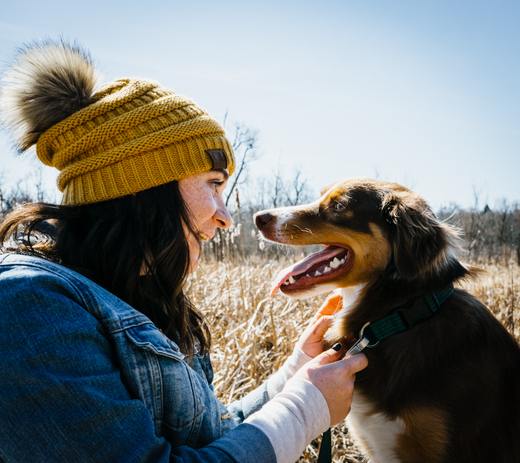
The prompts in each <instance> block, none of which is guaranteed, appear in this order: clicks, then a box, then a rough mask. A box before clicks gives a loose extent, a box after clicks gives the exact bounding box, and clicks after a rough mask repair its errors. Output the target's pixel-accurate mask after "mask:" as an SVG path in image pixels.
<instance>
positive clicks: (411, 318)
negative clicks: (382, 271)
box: [317, 283, 455, 463]
mask: <svg viewBox="0 0 520 463" xmlns="http://www.w3.org/2000/svg"><path fill="white" fill-rule="evenodd" d="M453 291H455V290H454V288H453V285H452V284H451V283H450V284H449V285H448V286H446V287H445V288H444V289H441V290H440V291H433V292H431V293H429V294H426V295H425V296H423V297H419V298H417V299H415V300H414V301H413V302H412V303H411V304H410V303H407V304H404V305H401V306H398V307H397V308H396V309H394V311H393V312H392V313H391V314H390V315H387V316H386V317H383V318H381V319H379V320H377V321H375V322H368V323H365V325H363V327H362V328H361V331H360V333H359V338H358V339H357V341H356V342H355V343H354V344H353V345H352V347H351V348H350V349H349V350H348V351H347V352H346V354H345V355H355V354H359V353H360V352H363V350H364V349H366V348H367V347H368V348H373V347H376V346H377V345H378V344H379V343H380V342H381V341H382V340H383V339H386V338H389V337H390V336H393V335H395V334H399V333H402V332H403V331H407V330H409V329H411V328H413V327H414V326H415V325H417V324H418V323H420V322H422V321H424V320H427V319H428V318H431V317H432V316H433V315H435V314H436V313H437V312H438V310H439V309H440V308H441V305H442V304H443V303H444V302H446V300H448V299H449V298H450V296H451V295H452V294H453ZM331 462H332V437H331V431H330V428H329V429H327V431H325V432H324V433H323V435H322V438H321V444H320V451H319V454H318V460H317V463H331Z"/></svg>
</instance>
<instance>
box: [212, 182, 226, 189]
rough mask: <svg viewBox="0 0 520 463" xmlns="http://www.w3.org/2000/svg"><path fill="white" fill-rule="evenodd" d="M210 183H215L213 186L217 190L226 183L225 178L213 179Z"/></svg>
mask: <svg viewBox="0 0 520 463" xmlns="http://www.w3.org/2000/svg"><path fill="white" fill-rule="evenodd" d="M210 183H211V185H213V188H215V189H216V190H218V189H219V188H220V187H221V186H222V185H224V181H223V180H212V181H211V182H210Z"/></svg>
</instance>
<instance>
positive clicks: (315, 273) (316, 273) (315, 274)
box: [314, 270, 322, 277]
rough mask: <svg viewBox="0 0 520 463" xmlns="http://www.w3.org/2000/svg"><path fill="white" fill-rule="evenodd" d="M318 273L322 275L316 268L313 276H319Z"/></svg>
mask: <svg viewBox="0 0 520 463" xmlns="http://www.w3.org/2000/svg"><path fill="white" fill-rule="evenodd" d="M320 275H322V273H321V272H320V271H319V270H316V271H315V272H314V276H315V277H319V276H320Z"/></svg>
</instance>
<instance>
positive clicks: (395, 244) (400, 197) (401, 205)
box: [382, 190, 455, 279]
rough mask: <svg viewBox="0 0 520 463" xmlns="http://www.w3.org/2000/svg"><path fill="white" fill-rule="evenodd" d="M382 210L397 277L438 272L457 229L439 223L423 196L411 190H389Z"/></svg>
mask: <svg viewBox="0 0 520 463" xmlns="http://www.w3.org/2000/svg"><path fill="white" fill-rule="evenodd" d="M382 211H383V215H384V217H385V220H386V221H387V222H388V223H389V224H390V226H391V234H390V239H391V241H392V252H393V262H394V265H395V269H396V271H397V273H398V276H399V277H401V278H405V279H414V278H420V277H421V276H422V275H425V274H433V273H436V272H437V271H439V270H440V267H442V266H443V264H445V263H446V261H447V257H448V255H449V250H450V247H451V243H450V241H451V240H450V238H452V237H453V236H455V233H454V231H453V230H451V229H450V228H449V227H448V226H447V225H445V224H442V223H440V222H439V220H438V219H437V218H436V217H435V215H434V213H433V212H432V211H431V209H430V207H429V206H428V205H427V204H426V202H425V201H424V200H423V199H422V198H420V197H419V196H417V195H416V194H414V193H412V192H411V191H408V190H406V191H399V192H389V193H387V194H386V195H385V196H384V198H383V202H382Z"/></svg>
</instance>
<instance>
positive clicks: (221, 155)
mask: <svg viewBox="0 0 520 463" xmlns="http://www.w3.org/2000/svg"><path fill="white" fill-rule="evenodd" d="M206 153H207V154H208V156H209V158H210V159H211V163H212V164H213V170H223V169H227V158H226V153H225V152H224V150H221V149H213V150H206Z"/></svg>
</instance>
